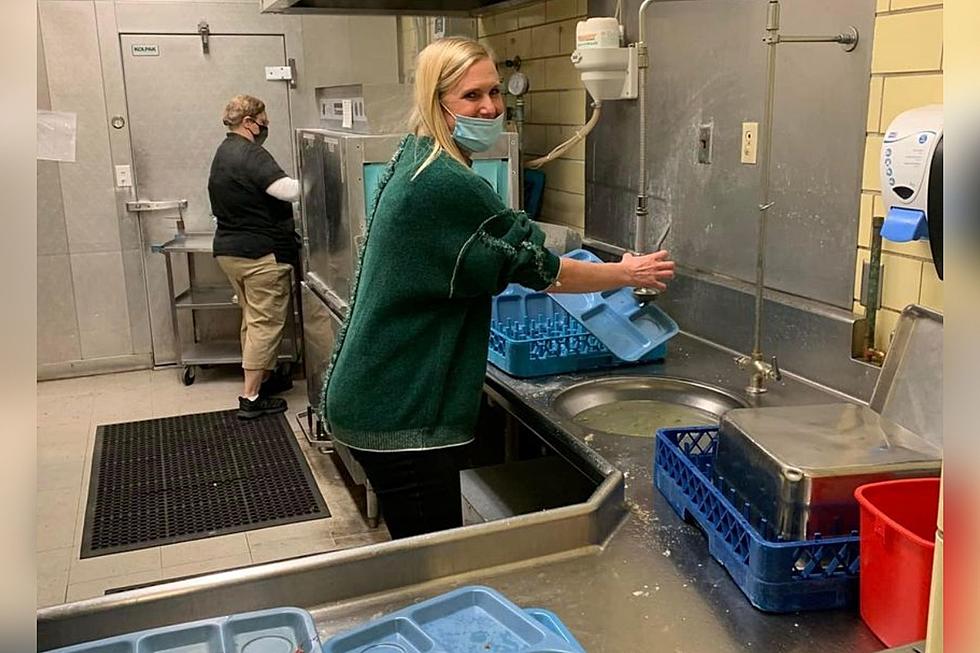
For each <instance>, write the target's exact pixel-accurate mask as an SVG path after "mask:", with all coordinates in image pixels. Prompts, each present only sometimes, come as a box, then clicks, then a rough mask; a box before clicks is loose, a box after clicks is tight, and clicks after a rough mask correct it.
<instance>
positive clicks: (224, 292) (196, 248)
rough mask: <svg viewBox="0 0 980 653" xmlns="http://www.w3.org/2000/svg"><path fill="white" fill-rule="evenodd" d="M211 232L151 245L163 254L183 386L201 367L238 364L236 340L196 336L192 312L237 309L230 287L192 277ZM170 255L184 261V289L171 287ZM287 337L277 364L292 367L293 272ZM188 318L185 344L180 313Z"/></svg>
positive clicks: (297, 340) (295, 331) (296, 343)
mask: <svg viewBox="0 0 980 653" xmlns="http://www.w3.org/2000/svg"><path fill="white" fill-rule="evenodd" d="M213 241H214V233H213V232H189V231H188V232H185V231H183V230H181V229H179V228H178V230H177V235H176V236H174V237H173V238H172V239H171V240H169V241H167V242H165V243H163V244H162V245H154V246H153V251H155V252H159V253H161V254H163V256H164V258H165V260H166V265H167V287H168V288H169V291H170V292H169V295H170V297H169V299H170V317H171V321H172V323H173V330H174V352H175V354H176V359H177V365H178V367H179V368H180V375H181V377H180V378H181V380H182V381H183V383H184V385H190V384H192V383H194V377H195V368H196V367H198V366H203V365H231V364H241V362H242V345H241V341H240V340H239V339H234V340H224V339H221V340H202V339H200V338H199V336H198V329H197V324H196V321H195V317H194V314H195V312H196V311H210V310H230V309H239V306H238V297H237V296H236V295H235V291H234V288H233V287H232V286H231V284H230V283H224V284H214V283H213V282H212V283H208V284H198V283H197V282H196V275H195V273H194V257H195V256H200V255H206V256H208V257H210V256H213V249H212V243H213ZM174 255H186V257H187V279H188V283H187V287H186V288H183V289H181V290H179V291H178V290H176V288H175V285H176V284H175V283H174V261H173V257H174ZM289 306H290V311H289V317H288V319H287V326H286V329H287V333H288V334H289V335H288V336H286V337H284V338H283V342H282V345H281V346H280V348H279V359H278V360H279V362H280V363H284V362H288V363H295V362H297V361H298V360H299V358H300V355H299V354H300V352H301V351H302V349H301V342H302V338H301V335H300V331H299V325H300V324H301V320H300V317H299V315H298V311H299V301H298V296H297V290H296V274H295V271H294V272H293V275H292V279H291V283H290V298H289ZM185 311H186V312H188V313H190V316H191V324H192V329H191V331H192V332H193V334H192V336H193V337H192V338H190V340H189V341H185V340H184V339H183V338H182V337H181V333H180V322H181V320H180V313H182V312H185Z"/></svg>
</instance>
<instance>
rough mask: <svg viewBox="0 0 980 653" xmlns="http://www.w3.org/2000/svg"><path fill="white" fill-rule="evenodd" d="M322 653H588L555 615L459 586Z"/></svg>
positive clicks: (334, 641) (342, 638)
mask: <svg viewBox="0 0 980 653" xmlns="http://www.w3.org/2000/svg"><path fill="white" fill-rule="evenodd" d="M323 653H585V649H583V648H582V647H581V646H580V645H579V644H578V642H576V641H575V638H574V637H573V636H572V634H571V633H570V632H569V631H568V629H567V628H565V625H564V624H562V622H561V620H560V619H559V618H558V617H557V616H556V615H555V614H554V613H552V612H548V611H547V610H540V609H530V610H522V609H521V608H519V607H517V606H516V605H514V604H513V603H511V602H510V601H509V600H508V599H507V598H505V597H504V596H503V595H501V594H500V593H499V592H497V591H496V590H493V589H491V588H489V587H481V586H477V585H474V586H469V587H461V588H460V589H457V590H453V591H452V592H448V593H446V594H442V595H440V596H437V597H435V598H432V599H429V600H427V601H423V602H422V603H418V604H416V605H413V606H410V607H408V608H404V609H402V610H399V611H397V612H393V613H392V614H389V615H386V616H384V617H381V618H380V619H376V620H375V621H372V622H370V623H367V624H365V625H363V626H359V627H357V628H355V629H353V630H350V631H348V632H346V633H341V634H340V635H337V636H335V637H332V638H331V639H329V640H327V641H326V642H325V643H324V644H323Z"/></svg>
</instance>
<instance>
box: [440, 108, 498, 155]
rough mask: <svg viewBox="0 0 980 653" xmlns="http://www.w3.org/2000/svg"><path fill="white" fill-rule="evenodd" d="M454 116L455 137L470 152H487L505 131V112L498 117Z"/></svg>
mask: <svg viewBox="0 0 980 653" xmlns="http://www.w3.org/2000/svg"><path fill="white" fill-rule="evenodd" d="M446 110H447V111H449V109H446ZM450 113H452V112H451V111H450ZM453 116H454V117H455V118H456V126H455V127H453V139H454V140H455V141H456V142H457V143H459V144H460V145H461V146H462V147H464V148H466V150H467V151H468V152H486V151H487V150H489V149H490V148H491V147H493V145H494V143H496V142H497V137H499V136H500V134H501V133H503V131H504V114H503V112H501V113H500V115H499V116H497V117H496V118H471V117H470V116H460V115H457V114H453Z"/></svg>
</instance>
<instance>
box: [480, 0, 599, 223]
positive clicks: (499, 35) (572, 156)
mask: <svg viewBox="0 0 980 653" xmlns="http://www.w3.org/2000/svg"><path fill="white" fill-rule="evenodd" d="M585 14H586V0H542V1H540V2H536V3H533V4H531V5H529V6H525V7H521V8H519V9H512V10H510V11H503V12H497V13H493V14H489V15H486V16H482V17H481V18H480V19H479V20H478V21H477V32H478V34H479V37H480V40H481V41H482V42H483V43H485V44H486V45H488V46H490V48H491V49H493V51H494V52H495V53H496V55H497V59H498V63H499V64H500V65H499V66H498V67H499V69H500V74H501V77H503V78H504V80H505V81H506V79H507V77H509V76H510V74H511V72H512V71H513V69H511V68H507V67H505V66H504V65H503V62H504V61H505V60H507V59H511V60H513V59H514V58H515V57H518V56H519V57H520V58H521V72H523V73H524V74H525V75H527V76H528V79H529V81H530V90H529V91H528V93H527V95H525V105H524V119H525V123H524V151H525V158H526V159H533V158H536V157H538V156H541V155H543V154H547V153H548V152H550V151H551V150H552V148H554V147H555V146H556V145H558V144H559V143H561V142H562V141H564V140H566V139H567V138H569V137H571V136H572V135H573V134H574V133H575V131H576V130H577V129H579V128H580V127H581V126H582V125H583V124H584V123H585V121H586V110H585V103H586V92H585V88H584V87H583V86H582V82H581V79H580V77H579V75H578V74H577V73H576V72H575V67H574V66H573V65H572V63H571V61H570V60H569V56H570V55H571V53H572V50H574V49H575V25H576V23H578V21H579V20H581V19H583V18H584V17H585ZM511 101H512V100H511ZM542 170H543V172H544V173H545V175H546V181H545V191H544V197H543V198H542V209H541V216H540V219H541V220H543V221H545V222H552V223H555V224H562V225H565V226H568V227H572V228H574V229H577V230H579V231H580V232H584V230H585V144H584V143H581V144H579V145H577V146H576V147H573V148H572V149H571V150H569V151H568V152H566V153H565V155H564V156H563V157H561V158H559V159H557V160H555V161H552V162H551V163H549V164H548V165H547V166H545V167H544V168H542Z"/></svg>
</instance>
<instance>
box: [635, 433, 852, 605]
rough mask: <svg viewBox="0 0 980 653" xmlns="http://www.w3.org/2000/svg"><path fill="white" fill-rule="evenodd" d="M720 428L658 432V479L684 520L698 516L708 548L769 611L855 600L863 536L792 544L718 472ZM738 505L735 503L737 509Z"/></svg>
mask: <svg viewBox="0 0 980 653" xmlns="http://www.w3.org/2000/svg"><path fill="white" fill-rule="evenodd" d="M717 446H718V427H716V426H709V427H687V428H674V429H660V430H659V431H657V444H656V452H655V454H654V455H655V459H654V479H655V482H656V485H657V489H658V490H660V492H661V493H662V494H663V495H664V497H665V498H666V499H667V501H668V503H670V505H671V507H672V508H673V509H674V511H675V512H676V513H677V514H678V515H680V516H681V518H682V519H688V518H691V519H693V520H694V521H695V522H696V523H697V524H698V526H699V527H700V528H701V531H702V532H704V534H705V535H706V537H707V538H708V551H709V552H710V553H711V556H712V557H713V558H714V559H715V560H717V561H718V562H719V563H721V566H722V567H724V568H725V569H726V570H727V571H728V573H729V575H730V576H731V577H732V580H734V581H735V584H736V585H738V587H739V589H741V590H742V593H743V594H745V596H747V597H748V599H749V601H750V602H751V603H752V605H754V606H755V607H757V608H759V609H760V610H764V611H766V612H797V611H804V610H825V609H831V608H842V607H846V606H851V605H855V604H856V602H857V597H858V594H857V589H858V569H859V568H860V563H859V560H858V553H859V551H860V539H859V538H858V536H857V533H852V534H851V535H850V536H845V537H820V536H819V535H818V536H817V537H815V538H814V539H812V540H801V541H787V540H782V539H781V538H779V536H778V535H777V533H776V531H775V529H774V528H773V527H772V526H771V525H770V524H769V523H768V522H766V520H765V519H764V518H761V517H759V516H758V515H759V513H758V511H756V510H754V509H753V507H752V506H751V505H750V504H749V503H748V502H745V501H741V500H739V499H738V498H736V496H735V492H734V490H733V489H732V488H731V487H730V486H728V485H727V483H726V482H725V481H724V480H723V479H720V478H719V477H717V476H716V475H715V474H714V471H713V470H714V459H715V454H716V453H717ZM736 505H737V506H739V508H736V507H735V506H736Z"/></svg>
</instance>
